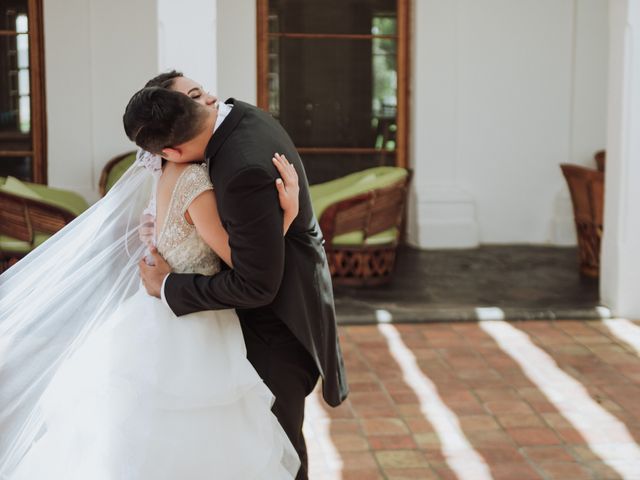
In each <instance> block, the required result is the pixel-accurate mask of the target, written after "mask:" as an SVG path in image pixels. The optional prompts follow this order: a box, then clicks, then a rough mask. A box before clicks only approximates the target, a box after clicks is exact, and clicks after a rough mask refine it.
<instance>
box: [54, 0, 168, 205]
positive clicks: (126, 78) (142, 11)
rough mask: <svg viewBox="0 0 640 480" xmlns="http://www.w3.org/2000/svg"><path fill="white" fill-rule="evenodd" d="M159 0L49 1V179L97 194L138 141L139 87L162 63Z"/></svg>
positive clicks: (91, 195) (89, 195)
mask: <svg viewBox="0 0 640 480" xmlns="http://www.w3.org/2000/svg"><path fill="white" fill-rule="evenodd" d="M156 18H157V10H156V1H155V0H137V1H135V2H129V1H127V0H111V1H109V2H104V1H100V0H58V1H56V2H44V28H45V32H44V36H45V63H46V65H45V66H46V89H47V128H48V163H49V184H50V185H52V186H57V187H62V188H68V189H71V190H75V191H77V192H79V193H81V194H82V195H84V196H85V197H86V198H87V199H88V200H90V201H93V200H95V199H97V196H98V195H97V190H98V179H99V177H100V172H101V169H102V166H103V165H104V164H105V163H106V162H107V161H108V160H109V159H110V158H112V157H113V156H114V155H117V154H119V153H122V152H124V151H127V150H131V149H132V144H131V142H129V140H128V139H127V137H126V136H125V134H124V130H123V128H122V114H123V113H124V108H125V106H126V104H127V101H128V100H129V98H130V97H131V95H132V94H133V93H134V92H135V91H136V90H137V89H138V88H140V87H141V86H142V85H143V84H144V82H145V81H146V80H147V79H149V78H150V77H151V76H153V75H155V74H156V72H157V71H158V49H157V36H158V35H157V22H156Z"/></svg>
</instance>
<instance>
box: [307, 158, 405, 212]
mask: <svg viewBox="0 0 640 480" xmlns="http://www.w3.org/2000/svg"><path fill="white" fill-rule="evenodd" d="M407 175H408V172H407V170H406V169H404V168H399V167H374V168H369V169H366V170H362V171H361V172H356V173H352V174H350V175H347V176H345V177H341V178H338V179H336V180H331V181H329V182H325V183H320V184H317V185H312V186H310V187H309V193H310V195H311V203H312V204H313V210H314V212H315V214H316V217H318V218H320V217H321V216H322V214H323V213H324V211H325V210H326V209H327V207H328V206H330V205H333V204H334V203H336V202H339V201H341V200H345V199H347V198H349V197H353V196H354V195H358V194H361V193H365V192H368V191H370V190H375V189H377V188H384V187H387V186H389V185H392V184H394V183H396V182H397V181H399V180H401V179H403V178H405V177H406V176H407Z"/></svg>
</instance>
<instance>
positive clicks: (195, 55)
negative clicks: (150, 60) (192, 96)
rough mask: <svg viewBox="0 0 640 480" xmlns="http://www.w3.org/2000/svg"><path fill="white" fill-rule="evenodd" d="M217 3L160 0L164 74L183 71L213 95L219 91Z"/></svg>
mask: <svg viewBox="0 0 640 480" xmlns="http://www.w3.org/2000/svg"><path fill="white" fill-rule="evenodd" d="M216 3H217V2H216V0H187V1H183V2H175V1H172V0H158V64H159V66H160V71H167V70H173V69H175V70H178V71H181V72H182V73H184V74H185V75H186V76H188V77H189V78H192V79H194V80H196V81H197V82H200V83H201V84H202V85H203V86H204V88H205V89H206V90H208V91H210V92H211V93H215V92H217V90H218V84H217V77H216V63H217V46H216V31H217V25H216V15H217V7H216Z"/></svg>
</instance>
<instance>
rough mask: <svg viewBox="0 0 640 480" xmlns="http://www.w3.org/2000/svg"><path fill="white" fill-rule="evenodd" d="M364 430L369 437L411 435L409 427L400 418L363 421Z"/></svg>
mask: <svg viewBox="0 0 640 480" xmlns="http://www.w3.org/2000/svg"><path fill="white" fill-rule="evenodd" d="M362 429H363V431H364V432H365V433H366V434H367V435H403V434H407V433H409V428H408V427H407V425H406V424H405V423H404V422H403V421H402V420H400V419H398V418H373V419H363V420H362Z"/></svg>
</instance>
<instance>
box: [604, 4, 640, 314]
mask: <svg viewBox="0 0 640 480" xmlns="http://www.w3.org/2000/svg"><path fill="white" fill-rule="evenodd" d="M610 9H611V10H610V12H611V42H610V45H611V46H610V49H611V50H610V52H611V55H610V63H609V92H608V93H609V102H608V113H607V118H608V133H607V174H606V175H605V202H604V206H605V211H604V218H605V225H604V238H603V242H602V254H601V272H600V293H601V297H602V302H603V303H604V304H605V305H606V306H608V307H609V308H610V309H611V311H612V313H613V315H615V316H620V317H627V318H630V319H638V318H640V295H638V285H640V255H639V254H638V245H640V188H638V185H640V135H638V130H640V56H639V55H638V52H640V0H611V5H610Z"/></svg>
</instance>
